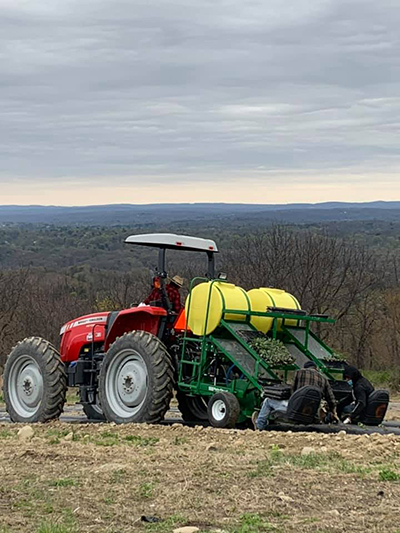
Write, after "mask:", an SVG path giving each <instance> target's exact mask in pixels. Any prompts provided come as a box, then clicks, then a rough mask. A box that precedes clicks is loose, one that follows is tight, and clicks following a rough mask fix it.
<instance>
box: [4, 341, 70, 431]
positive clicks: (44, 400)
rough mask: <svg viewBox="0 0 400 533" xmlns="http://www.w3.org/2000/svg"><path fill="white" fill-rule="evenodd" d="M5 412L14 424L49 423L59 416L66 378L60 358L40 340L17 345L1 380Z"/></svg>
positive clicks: (52, 347) (64, 393)
mask: <svg viewBox="0 0 400 533" xmlns="http://www.w3.org/2000/svg"><path fill="white" fill-rule="evenodd" d="M3 381H4V383H3V392H4V401H5V403H6V409H7V411H8V414H9V415H10V418H11V420H12V421H13V422H23V423H33V422H48V421H49V420H52V419H53V418H58V417H59V416H60V414H61V413H62V410H63V407H64V403H65V395H66V392H67V376H66V374H65V369H64V364H63V362H62V361H61V357H60V354H59V353H58V352H57V350H56V349H55V348H54V346H53V345H52V344H50V343H49V342H47V341H45V340H44V339H42V338H40V337H30V338H28V339H24V340H23V341H21V342H19V343H18V344H17V345H16V346H15V347H14V348H13V349H12V351H11V353H10V355H9V356H8V358H7V362H6V366H5V369H4V377H3Z"/></svg>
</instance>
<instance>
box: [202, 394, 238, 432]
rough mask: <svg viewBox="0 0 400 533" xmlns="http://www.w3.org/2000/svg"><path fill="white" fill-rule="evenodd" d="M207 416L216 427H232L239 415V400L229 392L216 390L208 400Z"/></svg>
mask: <svg viewBox="0 0 400 533" xmlns="http://www.w3.org/2000/svg"><path fill="white" fill-rule="evenodd" d="M207 410H208V418H209V420H210V423H211V425H212V426H214V427H216V428H233V427H235V426H236V422H237V421H238V418H239V415H240V404H239V400H238V399H237V398H236V396H234V395H233V394H232V393H231V392H217V393H216V394H214V396H212V397H211V400H210V401H209V402H208V408H207Z"/></svg>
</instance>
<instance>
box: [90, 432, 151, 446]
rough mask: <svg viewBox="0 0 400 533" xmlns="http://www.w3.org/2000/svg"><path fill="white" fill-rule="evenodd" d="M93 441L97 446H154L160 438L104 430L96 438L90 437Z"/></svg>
mask: <svg viewBox="0 0 400 533" xmlns="http://www.w3.org/2000/svg"><path fill="white" fill-rule="evenodd" d="M90 440H91V442H93V443H94V444H96V445H97V446H118V445H121V444H128V445H130V446H143V447H144V446H154V445H156V444H157V443H158V442H159V440H160V439H158V438H157V437H141V436H140V435H125V436H119V435H118V434H117V433H113V432H112V431H103V432H102V433H100V434H99V435H97V436H96V437H95V438H94V439H90Z"/></svg>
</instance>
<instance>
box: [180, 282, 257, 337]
mask: <svg viewBox="0 0 400 533" xmlns="http://www.w3.org/2000/svg"><path fill="white" fill-rule="evenodd" d="M189 299H190V309H189ZM209 301H210V305H209V313H208V320H207V327H206V328H205V321H206V315H207V307H208V302H209ZM223 309H234V310H235V311H250V302H249V299H248V297H247V294H246V291H245V290H244V289H242V288H241V287H237V286H236V285H233V284H232V283H223V282H219V281H217V282H214V283H211V282H204V283H200V284H199V285H196V287H194V289H192V291H191V295H190V296H189V297H188V298H187V299H186V304H185V310H186V316H187V324H188V327H189V328H190V329H191V330H192V331H193V333H194V334H195V335H204V334H206V335H209V334H210V333H212V332H213V331H214V330H215V328H217V327H218V325H219V323H220V322H221V319H222V318H223V316H222V315H223ZM224 318H226V319H228V320H245V319H246V316H245V315H233V314H231V315H229V314H227V315H225V317H224Z"/></svg>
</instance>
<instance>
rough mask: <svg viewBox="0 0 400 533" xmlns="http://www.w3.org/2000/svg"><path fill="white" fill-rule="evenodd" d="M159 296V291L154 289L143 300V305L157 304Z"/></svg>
mask: <svg viewBox="0 0 400 533" xmlns="http://www.w3.org/2000/svg"><path fill="white" fill-rule="evenodd" d="M157 296H158V289H153V290H152V291H151V293H150V294H149V295H148V297H147V298H146V299H145V300H143V303H145V304H146V305H149V303H150V302H155V301H156V300H158V298H157Z"/></svg>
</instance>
